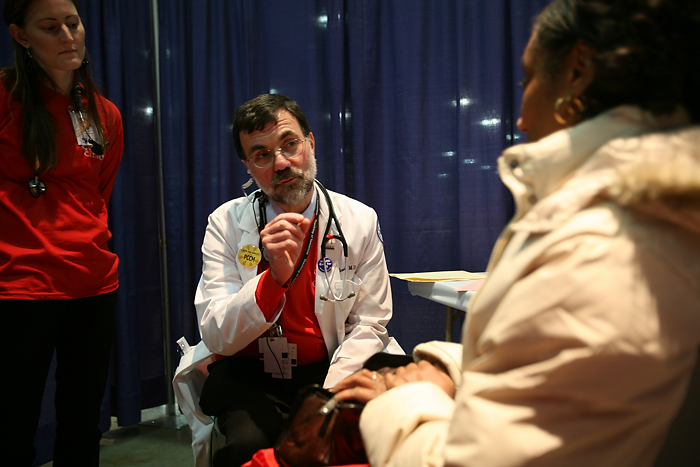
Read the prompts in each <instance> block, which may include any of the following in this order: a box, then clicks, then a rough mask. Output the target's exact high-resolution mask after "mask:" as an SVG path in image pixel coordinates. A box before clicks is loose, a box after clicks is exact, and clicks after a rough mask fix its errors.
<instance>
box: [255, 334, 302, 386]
mask: <svg viewBox="0 0 700 467" xmlns="http://www.w3.org/2000/svg"><path fill="white" fill-rule="evenodd" d="M258 352H259V354H260V360H263V362H264V363H265V373H271V374H272V377H273V378H278V379H282V378H284V379H292V367H293V366H296V364H297V363H296V362H297V345H296V344H289V343H287V338H286V337H261V338H259V339H258Z"/></svg>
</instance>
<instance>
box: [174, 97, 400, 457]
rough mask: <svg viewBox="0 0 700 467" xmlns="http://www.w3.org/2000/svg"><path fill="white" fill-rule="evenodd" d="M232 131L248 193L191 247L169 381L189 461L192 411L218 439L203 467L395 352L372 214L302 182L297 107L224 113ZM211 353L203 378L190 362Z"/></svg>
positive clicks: (274, 429)
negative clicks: (191, 269)
mask: <svg viewBox="0 0 700 467" xmlns="http://www.w3.org/2000/svg"><path fill="white" fill-rule="evenodd" d="M233 133H234V142H235V145H236V149H237V151H238V154H239V157H240V158H241V160H242V162H243V164H244V165H245V166H246V168H247V170H248V173H249V174H250V175H251V177H252V180H254V181H255V182H256V183H257V185H258V187H259V188H260V190H258V191H256V192H254V193H252V194H251V195H249V196H246V197H241V198H238V199H235V200H232V201H229V202H227V203H225V204H223V205H222V206H220V207H219V208H218V209H216V210H215V211H214V212H213V213H212V214H211V215H210V216H209V225H208V227H207V231H206V234H205V238H204V244H203V246H202V253H203V261H204V264H203V268H202V277H201V279H200V282H199V285H198V287H197V292H196V296H195V305H196V307H197V317H198V319H199V326H200V331H201V334H202V343H200V344H199V345H198V346H197V347H198V348H197V349H196V350H197V351H196V352H195V351H194V348H191V350H190V352H188V353H186V355H185V357H183V360H182V361H181V363H180V367H179V368H178V371H177V374H176V377H175V380H174V386H175V390H176V395H177V396H178V400H179V402H180V405H181V406H183V405H184V406H185V407H183V412H184V413H185V415H186V416H187V418H188V421H189V422H190V425H191V426H192V427H193V447H194V448H195V456H196V457H199V458H202V459H203V462H202V463H198V465H206V464H205V462H206V458H207V457H208V454H209V448H208V446H207V445H206V441H207V440H205V439H204V438H205V437H206V436H207V434H208V433H210V431H211V423H210V422H209V419H208V418H207V417H206V416H204V415H203V414H202V413H201V412H204V413H206V414H208V415H210V416H213V417H217V421H218V425H219V428H220V430H221V431H222V433H223V434H224V435H225V436H226V446H225V447H223V448H221V449H219V450H217V451H216V453H215V454H214V462H213V464H214V466H216V465H219V464H220V465H240V464H242V463H244V462H246V461H248V460H249V459H250V458H251V456H252V455H253V454H254V453H255V452H256V451H257V450H258V449H262V448H266V447H270V446H271V445H272V443H274V442H275V440H276V438H277V436H278V435H279V433H280V432H281V429H282V426H283V422H284V420H285V418H286V416H287V415H288V413H289V407H290V404H291V402H292V400H293V398H294V394H295V392H296V390H297V389H299V388H300V387H302V386H304V385H306V384H311V383H317V384H322V385H323V386H324V387H327V388H330V387H333V386H334V385H335V384H336V383H337V382H339V381H340V380H342V379H343V378H344V377H346V376H348V375H349V374H351V373H353V372H354V371H356V370H358V369H359V368H361V366H362V364H363V362H364V361H365V360H366V359H367V358H368V357H370V356H371V355H373V354H374V353H376V352H381V351H384V350H387V351H389V352H391V353H403V351H402V350H401V348H400V347H399V346H398V344H397V343H396V342H395V341H394V340H393V339H392V338H389V336H388V334H387V331H386V324H387V323H388V322H389V319H390V318H391V314H392V301H391V289H390V285H389V277H388V273H387V267H386V262H385V258H384V247H383V243H382V242H383V240H382V237H381V232H380V229H379V223H378V220H377V214H376V213H375V211H374V210H373V209H371V208H369V207H368V206H365V205H364V204H362V203H360V202H358V201H355V200H352V199H350V198H348V197H346V196H343V195H340V194H337V193H333V192H327V191H326V190H325V188H323V186H322V185H321V184H320V183H318V182H317V181H315V177H316V160H315V154H314V149H315V140H314V136H313V133H312V132H311V130H310V128H309V124H308V122H307V120H306V117H305V116H304V114H303V112H302V110H301V108H300V107H299V106H298V104H297V103H296V102H294V101H293V100H291V99H290V98H288V97H286V96H283V95H279V94H263V95H260V96H258V97H256V98H254V99H252V100H251V101H249V102H247V103H245V104H243V105H242V106H241V107H240V108H239V109H238V111H237V113H236V116H235V119H234V126H233ZM195 354H196V355H195ZM211 355H214V357H213V360H215V362H214V363H213V364H211V365H210V366H209V367H208V372H209V376H208V377H207V378H206V379H203V377H204V375H203V373H206V370H205V369H204V367H203V366H202V365H201V364H200V365H199V366H198V363H201V362H203V361H206V360H205V359H207V358H210V359H211ZM200 389H201V398H200V399H199V401H197V398H196V397H193V396H192V394H191V393H192V392H193V391H194V392H199V390H200ZM200 408H201V409H203V410H201V411H200ZM201 428H203V430H201Z"/></svg>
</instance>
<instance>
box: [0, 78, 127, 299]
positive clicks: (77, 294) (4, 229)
mask: <svg viewBox="0 0 700 467" xmlns="http://www.w3.org/2000/svg"><path fill="white" fill-rule="evenodd" d="M41 93H42V98H43V101H44V105H45V106H46V109H47V110H48V112H49V115H50V116H51V119H52V121H53V124H54V129H55V133H56V143H57V147H58V150H59V156H58V166H57V167H56V169H55V170H49V171H47V172H42V173H40V174H39V178H40V180H42V181H43V182H44V183H46V193H45V194H44V195H42V196H40V197H39V198H34V197H32V196H31V194H30V193H29V188H28V186H27V184H28V182H29V180H31V179H32V178H33V177H34V174H33V173H32V171H31V170H30V168H29V166H28V165H27V162H26V160H25V157H24V155H23V154H22V151H21V147H22V128H21V127H22V123H21V122H22V109H21V108H20V106H19V104H18V103H17V102H16V101H14V100H12V101H10V100H9V97H8V93H7V91H6V90H5V87H4V86H3V85H2V84H0V167H2V169H1V170H0V299H32V300H42V299H67V298H83V297H90V296H95V295H100V294H104V293H107V292H111V291H113V290H116V289H117V287H118V286H119V279H118V273H117V266H118V264H119V260H118V258H117V255H116V254H114V253H112V252H110V251H109V248H108V247H107V241H108V240H109V239H110V238H111V233H110V231H109V229H108V227H107V204H108V203H109V198H110V196H111V194H112V188H113V187H114V181H115V177H116V174H117V169H118V168H119V163H120V162H121V157H122V150H123V148H124V135H123V130H122V120H121V115H120V113H119V110H118V109H117V108H116V106H115V105H114V104H112V103H111V102H109V101H108V100H107V99H105V98H102V97H98V99H99V102H98V109H99V113H100V120H101V121H102V124H103V127H104V130H105V133H106V135H105V136H106V138H107V140H108V141H109V145H108V146H107V148H106V151H105V154H104V158H103V159H102V160H100V159H98V158H96V157H89V156H86V155H85V151H84V149H83V148H82V147H80V146H79V145H78V143H77V141H76V138H75V133H74V131H73V126H72V123H71V120H70V117H69V115H68V107H69V106H72V105H73V101H72V99H71V98H69V97H67V96H64V95H63V94H60V93H57V92H55V91H53V89H50V88H48V87H43V86H42V89H41Z"/></svg>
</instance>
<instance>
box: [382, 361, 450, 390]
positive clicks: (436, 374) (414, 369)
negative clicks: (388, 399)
mask: <svg viewBox="0 0 700 467" xmlns="http://www.w3.org/2000/svg"><path fill="white" fill-rule="evenodd" d="M416 381H429V382H431V383H434V384H436V385H437V386H439V387H440V389H442V390H443V391H445V393H446V394H447V395H448V396H450V397H454V396H455V383H454V381H452V378H450V375H448V374H447V373H446V372H445V371H443V370H440V369H439V368H438V367H436V366H435V365H433V364H431V363H430V362H428V361H426V360H421V361H420V362H418V363H417V364H416V363H409V364H408V365H406V366H402V367H399V368H397V369H396V371H395V372H394V373H393V374H392V373H388V374H387V375H386V376H385V377H384V385H385V387H386V389H387V390H388V389H392V388H395V387H397V386H401V385H402V384H406V383H413V382H416Z"/></svg>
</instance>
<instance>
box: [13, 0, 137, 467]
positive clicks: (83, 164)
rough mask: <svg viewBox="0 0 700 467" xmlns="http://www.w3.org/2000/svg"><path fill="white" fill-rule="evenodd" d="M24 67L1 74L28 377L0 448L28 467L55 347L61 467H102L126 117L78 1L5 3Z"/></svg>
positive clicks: (21, 379) (22, 379)
mask: <svg viewBox="0 0 700 467" xmlns="http://www.w3.org/2000/svg"><path fill="white" fill-rule="evenodd" d="M4 19H5V23H6V24H7V26H8V27H9V30H10V34H11V35H12V37H13V39H14V50H15V66H14V67H11V68H5V69H3V70H0V81H1V82H0V167H2V169H0V310H2V311H1V313H2V320H3V323H4V329H6V330H7V332H6V333H5V336H4V339H3V344H5V346H6V348H10V349H12V352H13V355H14V356H15V357H16V359H17V360H18V362H22V364H21V368H22V372H21V373H18V374H16V375H15V377H14V378H13V379H12V381H11V382H8V381H6V382H5V384H6V385H11V386H12V387H13V394H14V395H15V397H14V398H13V399H12V400H11V401H5V404H4V406H5V410H6V411H9V414H7V413H6V414H7V415H9V416H8V417H7V420H8V421H10V420H11V423H12V430H7V431H8V433H7V434H6V435H4V436H3V437H2V438H1V439H2V441H0V443H2V446H3V448H5V449H3V451H4V452H13V453H14V454H15V456H13V457H15V458H17V456H21V461H19V462H18V463H17V464H15V465H27V466H28V465H31V462H32V460H33V457H34V452H35V451H34V448H33V440H34V432H35V431H36V427H37V424H38V420H39V415H40V412H41V400H42V395H43V389H44V385H45V382H46V377H47V374H48V370H49V366H50V364H51V359H52V355H53V353H54V351H55V352H56V357H57V367H56V401H55V403H56V422H57V428H56V442H55V449H54V458H53V460H54V465H55V466H60V465H71V466H77V465H98V463H99V440H100V437H101V433H100V431H99V428H98V421H99V414H100V406H101V401H102V398H103V395H104V389H105V384H106V380H107V372H108V368H109V355H110V351H111V346H112V341H113V336H114V331H115V313H116V304H117V289H118V287H119V280H118V274H117V266H118V258H117V255H116V254H114V253H112V252H111V251H110V249H109V247H108V244H107V243H108V241H109V239H110V238H111V233H110V231H109V229H108V225H107V205H108V203H109V198H110V195H111V193H112V188H113V187H114V181H115V177H116V174H117V169H118V167H119V163H120V161H121V157H122V149H123V145H124V138H123V133H122V121H121V115H120V113H119V110H118V109H117V108H116V107H115V106H114V104H112V103H111V102H109V101H108V100H107V99H105V98H104V97H102V96H101V95H99V93H98V92H97V90H96V88H95V84H94V82H93V80H92V78H91V76H90V71H89V60H88V58H87V55H86V50H85V29H84V28H83V24H82V22H81V19H80V15H79V13H78V6H77V2H76V1H75V0H6V1H5V9H4Z"/></svg>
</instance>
